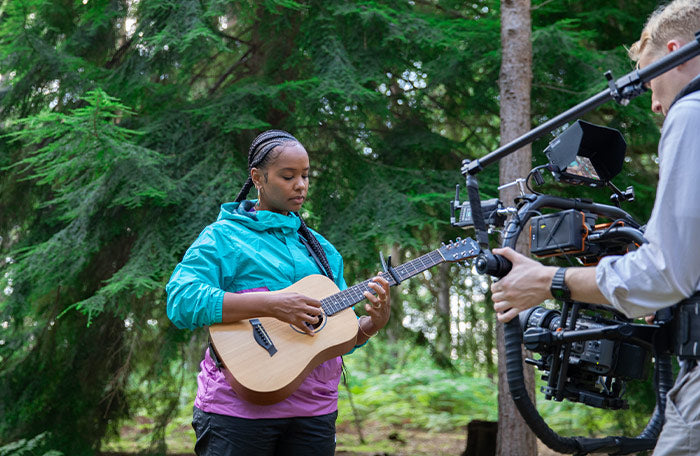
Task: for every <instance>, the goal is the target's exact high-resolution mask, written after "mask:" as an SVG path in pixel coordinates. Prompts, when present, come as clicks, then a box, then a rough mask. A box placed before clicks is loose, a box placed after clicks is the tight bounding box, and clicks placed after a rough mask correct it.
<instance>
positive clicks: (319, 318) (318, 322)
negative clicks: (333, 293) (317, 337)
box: [306, 314, 325, 329]
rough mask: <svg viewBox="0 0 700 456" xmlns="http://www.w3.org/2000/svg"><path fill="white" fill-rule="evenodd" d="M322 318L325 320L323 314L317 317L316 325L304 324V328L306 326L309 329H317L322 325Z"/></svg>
mask: <svg viewBox="0 0 700 456" xmlns="http://www.w3.org/2000/svg"><path fill="white" fill-rule="evenodd" d="M324 318H325V315H323V314H321V315H318V321H317V322H316V323H306V326H308V327H309V328H311V329H318V328H320V327H321V326H322V325H323V319H324Z"/></svg>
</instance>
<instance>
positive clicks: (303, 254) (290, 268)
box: [165, 201, 347, 329]
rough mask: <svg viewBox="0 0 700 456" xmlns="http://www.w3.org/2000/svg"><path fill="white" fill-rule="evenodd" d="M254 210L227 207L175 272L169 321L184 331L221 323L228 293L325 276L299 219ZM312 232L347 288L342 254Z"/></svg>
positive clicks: (249, 203)
mask: <svg viewBox="0 0 700 456" xmlns="http://www.w3.org/2000/svg"><path fill="white" fill-rule="evenodd" d="M253 204H254V202H252V201H243V202H241V203H226V204H223V205H222V206H221V212H220V213H219V217H218V219H217V221H216V222H214V223H212V224H211V225H209V226H207V227H206V228H204V230H203V231H202V232H201V233H200V234H199V236H198V237H197V239H196V240H195V241H194V243H193V244H192V245H191V246H190V248H189V249H188V250H187V252H186V253H185V256H184V258H183V259H182V262H180V264H178V265H177V267H176V268H175V271H173V274H172V276H171V277H170V281H169V282H168V284H167V285H166V287H165V289H166V291H167V293H168V309H167V310H168V318H170V320H171V321H172V322H173V323H174V324H175V326H177V327H178V328H181V329H185V328H189V329H194V328H197V327H200V326H205V325H210V324H213V323H221V319H222V317H221V308H222V303H223V299H224V293H225V292H227V291H228V292H241V291H247V290H255V291H263V290H269V291H275V290H280V289H282V288H286V287H288V286H290V285H292V284H293V283H295V282H297V281H299V280H300V279H303V278H304V277H306V276H308V275H311V274H323V272H322V271H321V270H320V269H319V266H318V265H317V263H316V262H315V261H314V259H313V257H312V256H311V255H310V253H309V251H308V250H307V248H306V247H305V246H304V244H302V242H301V241H300V240H299V236H300V234H299V233H298V232H297V230H298V229H299V226H300V224H301V221H300V220H299V217H297V216H296V215H294V214H292V213H290V214H289V215H282V214H278V213H275V212H270V211H260V212H250V210H251V209H252V207H253ZM312 232H313V233H314V235H315V236H316V238H317V239H318V241H319V243H320V244H321V246H322V247H323V250H324V251H325V252H326V256H327V258H328V263H329V264H330V266H331V269H332V270H333V275H334V277H335V283H336V285H337V286H338V288H340V289H341V290H343V289H345V288H347V285H346V283H345V279H344V278H343V258H342V257H341V256H340V253H338V251H337V250H336V249H335V247H333V245H331V243H330V242H328V241H327V240H326V239H325V238H324V237H323V236H321V235H320V234H318V233H316V232H315V231H312Z"/></svg>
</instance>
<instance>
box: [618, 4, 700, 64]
mask: <svg viewBox="0 0 700 456" xmlns="http://www.w3.org/2000/svg"><path fill="white" fill-rule="evenodd" d="M698 30H700V0H674V1H672V2H671V3H669V4H667V5H665V6H661V7H659V8H657V9H656V11H654V12H653V13H652V14H651V16H649V19H648V20H647V23H646V25H645V26H644V30H642V35H641V37H640V38H639V41H637V42H636V43H634V44H633V45H632V46H631V47H630V49H629V51H628V54H629V56H630V58H631V59H632V60H634V61H635V62H636V61H639V59H640V58H641V57H642V54H644V53H647V52H651V53H654V54H656V53H663V52H664V49H665V46H666V43H668V42H669V41H671V40H673V39H678V40H682V41H685V42H690V41H693V40H694V39H695V32H697V31H698Z"/></svg>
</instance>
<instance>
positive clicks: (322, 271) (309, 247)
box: [299, 234, 330, 278]
mask: <svg viewBox="0 0 700 456" xmlns="http://www.w3.org/2000/svg"><path fill="white" fill-rule="evenodd" d="M299 240H300V241H301V243H302V244H304V246H305V247H306V250H308V251H309V254H310V255H311V258H313V259H314V261H315V262H316V266H318V269H319V270H320V271H321V273H323V275H324V276H326V277H329V276H328V272H326V268H324V267H323V264H322V263H321V260H320V259H319V258H318V255H316V252H314V250H313V249H312V248H311V245H310V244H309V241H307V240H306V238H305V237H304V236H302V235H301V234H300V235H299ZM329 278H330V277H329Z"/></svg>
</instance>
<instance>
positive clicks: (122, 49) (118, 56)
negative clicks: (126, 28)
mask: <svg viewBox="0 0 700 456" xmlns="http://www.w3.org/2000/svg"><path fill="white" fill-rule="evenodd" d="M133 42H134V37H133V36H132V37H131V38H129V39H128V40H126V41H125V42H124V44H122V45H121V46H119V49H117V51H116V52H115V53H114V55H113V56H112V58H111V59H109V60H108V61H107V63H106V64H105V68H107V69H108V70H111V69H112V68H114V67H116V66H117V65H118V64H120V63H121V62H122V59H123V58H124V56H125V55H126V52H127V51H128V50H129V48H130V47H131V45H132V44H133Z"/></svg>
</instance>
